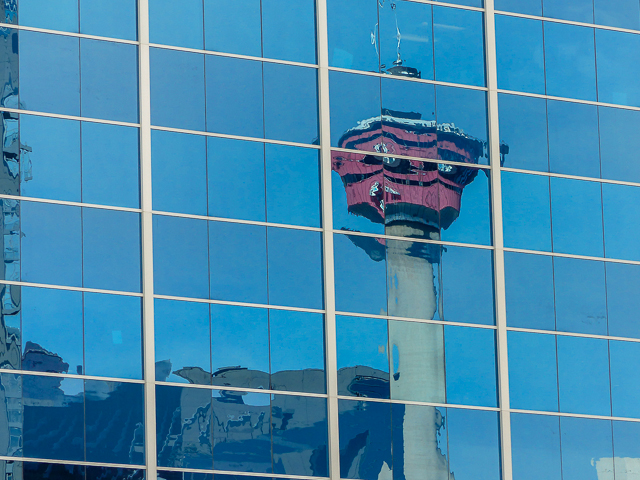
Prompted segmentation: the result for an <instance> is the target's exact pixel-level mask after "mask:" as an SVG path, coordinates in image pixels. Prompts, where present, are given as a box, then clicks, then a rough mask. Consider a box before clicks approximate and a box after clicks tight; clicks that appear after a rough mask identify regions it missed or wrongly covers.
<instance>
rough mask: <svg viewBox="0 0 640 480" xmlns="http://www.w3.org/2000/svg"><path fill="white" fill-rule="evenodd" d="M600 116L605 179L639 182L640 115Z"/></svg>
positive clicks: (609, 111) (611, 111)
mask: <svg viewBox="0 0 640 480" xmlns="http://www.w3.org/2000/svg"><path fill="white" fill-rule="evenodd" d="M638 5H640V2H639V3H638ZM598 117H599V120H600V159H601V161H602V178H609V179H611V180H622V181H627V182H640V162H639V161H638V156H640V138H639V137H637V136H636V135H635V132H637V131H638V130H640V112H637V111H633V110H623V109H620V108H609V107H598Z"/></svg>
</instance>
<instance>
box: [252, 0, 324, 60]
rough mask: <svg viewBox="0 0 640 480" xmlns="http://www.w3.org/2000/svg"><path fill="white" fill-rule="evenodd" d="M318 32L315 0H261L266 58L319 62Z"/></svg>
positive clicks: (263, 46) (263, 43) (263, 44)
mask: <svg viewBox="0 0 640 480" xmlns="http://www.w3.org/2000/svg"><path fill="white" fill-rule="evenodd" d="M244 15H245V12H244V11H243V16H244ZM315 33H316V4H315V1H314V0H284V1H283V0H262V48H263V55H264V56H265V57H268V58H277V59H279V60H290V61H293V62H303V63H316V36H315Z"/></svg>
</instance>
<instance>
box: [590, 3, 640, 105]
mask: <svg viewBox="0 0 640 480" xmlns="http://www.w3.org/2000/svg"><path fill="white" fill-rule="evenodd" d="M636 8H637V6H636ZM639 48H640V36H638V35H637V34H631V33H623V32H612V31H608V30H603V29H599V28H598V29H596V54H597V60H598V100H599V101H601V102H605V103H617V104H620V105H631V106H634V107H639V106H640V88H639V87H638V85H637V83H636V82H635V80H634V79H636V78H638V75H640V66H638V64H639V61H640V54H638V49H639Z"/></svg>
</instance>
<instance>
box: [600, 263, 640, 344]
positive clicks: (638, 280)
mask: <svg viewBox="0 0 640 480" xmlns="http://www.w3.org/2000/svg"><path fill="white" fill-rule="evenodd" d="M605 268H606V272H607V314H608V320H609V335H611V336H614V337H631V338H640V321H638V320H639V319H638V316H639V315H638V312H640V297H639V296H638V295H636V294H635V292H637V291H638V288H640V267H639V266H637V265H625V264H622V263H606V264H605Z"/></svg>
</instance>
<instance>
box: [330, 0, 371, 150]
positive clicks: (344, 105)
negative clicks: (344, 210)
mask: <svg viewBox="0 0 640 480" xmlns="http://www.w3.org/2000/svg"><path fill="white" fill-rule="evenodd" d="M341 3H342V2H341ZM329 82H330V89H331V107H330V111H331V146H333V147H340V148H352V149H357V150H365V151H376V146H377V147H378V149H379V148H380V147H379V144H380V136H381V135H382V127H381V125H380V124H379V123H378V121H379V120H380V79H379V78H377V77H370V76H365V75H356V74H352V73H342V72H329Z"/></svg>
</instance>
